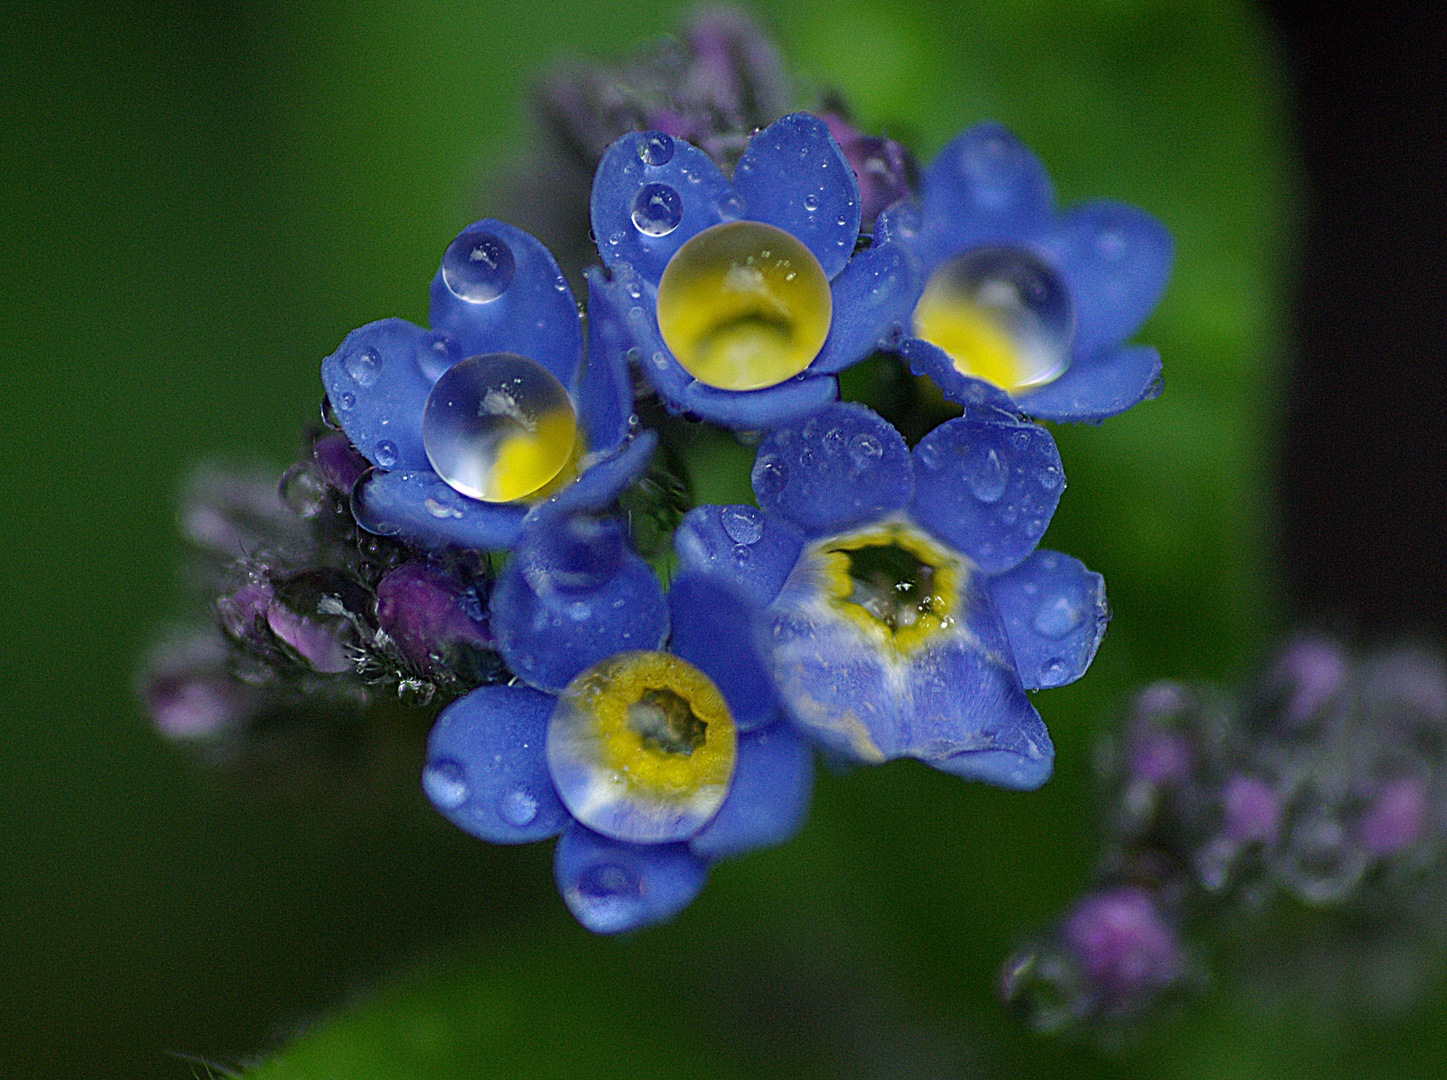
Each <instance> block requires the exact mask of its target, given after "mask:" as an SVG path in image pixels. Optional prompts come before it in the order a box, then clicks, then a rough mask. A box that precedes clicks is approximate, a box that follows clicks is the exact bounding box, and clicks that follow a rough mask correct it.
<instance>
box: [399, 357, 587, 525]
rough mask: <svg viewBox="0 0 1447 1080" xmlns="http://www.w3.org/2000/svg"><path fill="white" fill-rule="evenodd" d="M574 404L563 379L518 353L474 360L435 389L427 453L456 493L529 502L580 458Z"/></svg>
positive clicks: (425, 429) (428, 412) (425, 412)
mask: <svg viewBox="0 0 1447 1080" xmlns="http://www.w3.org/2000/svg"><path fill="white" fill-rule="evenodd" d="M576 437H577V424H576V421H575V418H574V414H573V403H572V401H571V400H570V399H569V397H568V393H567V391H566V390H564V389H563V386H562V384H561V383H560V382H558V380H557V377H556V376H554V375H553V373H552V372H550V371H548V369H547V368H545V367H543V366H542V365H541V364H537V363H534V362H533V361H532V360H529V359H528V358H527V357H524V356H518V355H516V354H514V353H488V354H486V355H483V356H471V357H468V358H467V359H466V360H463V361H462V362H460V363H458V364H454V365H453V366H452V367H451V368H449V369H448V370H447V371H446V372H445V373H444V374H443V375H442V377H441V378H440V379H438V380H437V382H436V383H435V384H434V385H433V387H432V390H431V392H430V393H429V394H428V395H427V402H426V404H425V405H424V406H423V409H422V447H423V449H424V450H425V451H426V453H427V460H428V461H429V462H431V464H432V468H433V471H435V472H436V473H437V475H438V476H439V477H441V478H442V479H443V480H444V481H445V482H446V483H447V484H448V485H449V486H450V487H452V488H453V489H455V490H456V491H460V492H461V493H462V494H464V495H467V496H469V497H471V498H474V499H482V500H484V501H486V502H512V501H513V500H515V499H521V498H525V497H526V496H528V495H531V494H533V493H534V492H536V491H538V490H539V489H540V488H542V487H543V486H544V485H546V484H548V483H549V482H551V481H552V480H553V479H554V478H555V477H556V476H557V475H558V474H559V473H560V472H562V470H563V469H564V467H565V466H566V465H567V463H568V461H569V460H570V459H571V458H572V455H573V446H574V443H575V441H576Z"/></svg>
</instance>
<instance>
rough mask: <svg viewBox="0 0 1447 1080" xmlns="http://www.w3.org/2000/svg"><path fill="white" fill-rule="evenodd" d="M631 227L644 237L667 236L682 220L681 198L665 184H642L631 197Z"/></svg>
mask: <svg viewBox="0 0 1447 1080" xmlns="http://www.w3.org/2000/svg"><path fill="white" fill-rule="evenodd" d="M632 217H633V227H634V228H636V229H637V230H638V231H639V232H641V233H643V235H645V236H667V235H668V234H669V233H671V232H672V231H673V230H674V229H676V228H678V223H679V222H680V221H681V220H683V198H682V197H681V196H680V195H679V194H678V192H676V191H674V190H673V188H671V187H669V186H668V185H667V184H644V185H643V187H641V188H639V189H638V194H636V195H634V196H633V213H632Z"/></svg>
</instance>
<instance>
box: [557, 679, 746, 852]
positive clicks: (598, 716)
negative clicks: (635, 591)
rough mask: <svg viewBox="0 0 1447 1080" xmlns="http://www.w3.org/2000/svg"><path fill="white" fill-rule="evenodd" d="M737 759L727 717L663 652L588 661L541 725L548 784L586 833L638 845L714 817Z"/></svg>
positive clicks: (685, 833) (700, 683) (716, 697)
mask: <svg viewBox="0 0 1447 1080" xmlns="http://www.w3.org/2000/svg"><path fill="white" fill-rule="evenodd" d="M736 756H737V737H736V735H735V732H734V724H733V718H732V716H731V715H730V714H729V710H728V705H727V704H726V703H725V702H724V699H723V695H721V694H720V693H719V691H718V688H717V687H716V686H714V684H713V682H712V681H711V680H710V679H709V678H708V676H707V675H705V674H704V673H703V672H701V671H699V670H698V668H696V667H694V666H693V665H692V664H689V663H687V662H686V661H684V660H681V659H679V658H678V657H676V656H673V655H671V654H669V653H664V652H625V653H619V654H618V655H616V656H612V657H609V658H608V659H607V660H604V661H602V662H601V663H598V664H594V665H593V666H592V667H590V668H588V669H587V670H586V671H584V672H582V673H581V674H580V675H578V676H577V678H575V679H574V680H573V681H572V682H571V683H569V684H568V687H567V689H565V690H564V691H563V693H562V694H561V695H560V696H559V697H558V705H557V708H556V709H555V710H554V711H553V715H552V717H551V719H550V720H549V721H548V742H547V757H548V769H549V771H550V773H551V774H552V778H553V784H554V786H555V787H556V788H557V790H558V795H559V796H560V797H561V798H562V800H563V804H564V805H565V806H566V807H567V808H568V810H569V812H570V813H572V815H573V816H574V817H575V818H577V819H578V820H579V821H581V822H582V823H583V824H584V825H586V826H588V828H590V829H592V830H594V831H595V832H599V833H602V834H603V835H604V836H610V837H612V838H613V839H615V840H623V841H627V842H629V843H637V844H660V843H671V842H674V841H679V840H687V839H688V838H689V837H691V836H693V835H694V834H695V833H697V832H698V831H699V830H700V829H702V828H703V827H704V826H705V825H706V824H708V822H709V820H710V819H712V817H713V816H714V814H716V813H717V812H718V809H719V807H720V806H722V805H723V800H724V798H725V796H727V794H728V789H729V783H730V781H731V780H732V777H733V770H734V762H735V759H736Z"/></svg>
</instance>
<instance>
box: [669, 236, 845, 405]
mask: <svg viewBox="0 0 1447 1080" xmlns="http://www.w3.org/2000/svg"><path fill="white" fill-rule="evenodd" d="M833 306H834V300H833V296H832V294H831V293H830V291H829V279H828V278H827V277H826V276H825V275H824V270H823V268H822V267H821V266H820V265H819V260H818V259H816V258H815V257H814V255H813V253H812V252H810V251H809V249H808V248H807V247H805V246H804V245H803V244H802V243H800V242H799V241H798V240H796V239H795V238H794V237H793V236H791V235H789V234H788V233H786V232H784V231H783V230H782V229H777V228H775V227H774V226H772V225H765V224H763V223H762V222H757V221H732V222H724V223H722V224H719V225H714V226H712V227H711V228H708V229H705V230H704V231H703V232H701V233H699V234H698V235H696V236H694V237H692V238H690V239H689V241H688V242H687V243H685V244H684V245H683V246H682V247H680V248H679V249H678V251H677V252H676V253H675V254H674V256H673V258H672V259H670V260H669V262H668V265H667V266H666V267H665V268H664V271H663V276H662V277H661V278H660V280H659V283H658V329H659V332H660V334H662V336H663V340H664V342H665V343H666V344H667V345H668V347H669V349H670V350H671V351H672V353H673V355H674V357H675V358H676V359H677V360H678V362H679V363H680V364H681V365H682V366H683V369H684V370H685V371H687V372H688V373H689V374H690V375H692V376H693V377H694V378H695V379H697V380H698V381H699V382H701V383H703V384H704V385H706V386H712V387H716V388H718V389H721V390H757V389H761V388H763V387H768V386H776V385H778V384H779V383H781V382H784V381H786V380H788V379H791V378H793V377H794V376H795V375H797V374H799V372H801V371H803V370H804V369H805V368H807V367H808V366H809V365H810V364H811V363H812V362H813V360H814V358H815V357H816V356H818V355H819V350H820V348H822V347H823V345H824V339H825V338H826V337H827V336H828V334H829V325H830V320H831V318H832V317H833Z"/></svg>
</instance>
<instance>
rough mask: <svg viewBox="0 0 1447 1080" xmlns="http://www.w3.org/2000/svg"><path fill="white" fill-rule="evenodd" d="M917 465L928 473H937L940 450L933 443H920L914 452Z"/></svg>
mask: <svg viewBox="0 0 1447 1080" xmlns="http://www.w3.org/2000/svg"><path fill="white" fill-rule="evenodd" d="M915 457H916V458H918V459H919V463H920V465H921V466H923V467H924V468H925V469H927V470H928V471H930V472H939V469H940V450H939V447H938V446H936V445H935V444H934V443H933V442H928V441H927V442H922V443H920V444H919V446H918V447H917V448H916V450H915Z"/></svg>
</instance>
